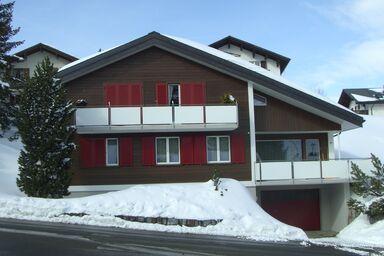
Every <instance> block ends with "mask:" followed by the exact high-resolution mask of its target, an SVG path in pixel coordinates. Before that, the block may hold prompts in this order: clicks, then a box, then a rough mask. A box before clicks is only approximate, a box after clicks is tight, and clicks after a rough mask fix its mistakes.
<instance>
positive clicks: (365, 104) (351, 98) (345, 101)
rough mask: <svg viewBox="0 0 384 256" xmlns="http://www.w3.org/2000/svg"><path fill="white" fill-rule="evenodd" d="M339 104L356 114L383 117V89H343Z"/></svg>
mask: <svg viewBox="0 0 384 256" xmlns="http://www.w3.org/2000/svg"><path fill="white" fill-rule="evenodd" d="M339 104H341V105H343V106H344V107H346V108H349V109H351V110H352V111H354V112H356V113H358V114H362V115H374V116H384V88H360V89H343V91H342V92H341V95H340V98H339Z"/></svg>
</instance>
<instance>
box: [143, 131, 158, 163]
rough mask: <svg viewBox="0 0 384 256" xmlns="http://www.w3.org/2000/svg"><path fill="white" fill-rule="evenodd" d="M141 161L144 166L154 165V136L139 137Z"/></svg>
mask: <svg viewBox="0 0 384 256" xmlns="http://www.w3.org/2000/svg"><path fill="white" fill-rule="evenodd" d="M141 163H142V165H144V166H149V165H155V137H153V136H145V137H143V138H142V139H141Z"/></svg>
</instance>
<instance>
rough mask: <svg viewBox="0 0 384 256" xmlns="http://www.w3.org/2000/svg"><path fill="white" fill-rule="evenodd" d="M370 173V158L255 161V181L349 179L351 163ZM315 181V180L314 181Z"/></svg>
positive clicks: (335, 180)
mask: <svg viewBox="0 0 384 256" xmlns="http://www.w3.org/2000/svg"><path fill="white" fill-rule="evenodd" d="M352 162H353V163H356V164H357V165H358V166H359V167H360V169H361V170H363V171H364V172H365V173H367V174H370V170H372V168H373V166H372V163H371V159H344V160H343V159H342V160H323V161H294V162H258V163H255V170H256V181H257V182H268V181H287V182H294V181H305V180H307V181H313V182H314V181H319V183H323V182H337V180H340V181H341V180H343V181H346V180H348V181H349V180H350V179H351V170H352V169H351V163H352ZM315 183H317V182H315Z"/></svg>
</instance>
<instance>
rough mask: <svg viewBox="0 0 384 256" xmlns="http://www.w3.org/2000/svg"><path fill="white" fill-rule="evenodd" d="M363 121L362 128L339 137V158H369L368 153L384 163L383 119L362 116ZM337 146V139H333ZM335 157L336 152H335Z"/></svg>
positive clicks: (380, 117)
mask: <svg viewBox="0 0 384 256" xmlns="http://www.w3.org/2000/svg"><path fill="white" fill-rule="evenodd" d="M362 117H363V118H364V119H365V122H364V124H363V128H357V129H354V130H350V131H346V132H343V133H342V134H341V136H340V144H341V157H342V158H361V157H370V153H373V154H375V155H376V156H378V157H379V158H380V159H381V160H382V161H384V131H383V127H384V117H382V116H366V115H363V116H362ZM335 145H337V138H335ZM335 153H336V155H337V150H336V151H335Z"/></svg>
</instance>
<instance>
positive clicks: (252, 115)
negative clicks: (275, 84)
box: [237, 81, 261, 184]
mask: <svg viewBox="0 0 384 256" xmlns="http://www.w3.org/2000/svg"><path fill="white" fill-rule="evenodd" d="M248 112H249V145H250V147H251V148H250V153H251V163H255V162H256V127H255V118H256V117H255V106H254V102H253V82H251V81H248ZM237 118H239V117H237ZM260 167H261V166H260ZM255 169H256V168H255V165H254V164H251V175H252V182H254V183H255V184H256V173H255V171H256V170H255ZM260 169H261V168H260ZM260 179H261V177H260Z"/></svg>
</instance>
